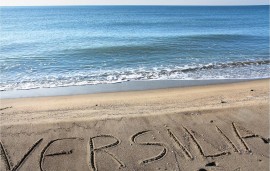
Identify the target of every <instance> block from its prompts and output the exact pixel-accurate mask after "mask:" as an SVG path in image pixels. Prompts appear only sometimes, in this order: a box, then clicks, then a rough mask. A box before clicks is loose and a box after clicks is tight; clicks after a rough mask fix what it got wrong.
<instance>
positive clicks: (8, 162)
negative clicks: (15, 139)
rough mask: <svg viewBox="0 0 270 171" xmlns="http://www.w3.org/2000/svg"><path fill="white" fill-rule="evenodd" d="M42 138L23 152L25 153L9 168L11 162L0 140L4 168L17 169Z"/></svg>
mask: <svg viewBox="0 0 270 171" xmlns="http://www.w3.org/2000/svg"><path fill="white" fill-rule="evenodd" d="M42 140H43V138H41V139H39V140H38V141H37V142H36V143H35V144H33V146H32V147H31V148H30V149H29V150H28V151H27V153H25V155H24V156H23V157H22V158H21V160H20V161H19V162H18V163H17V164H16V165H15V166H14V167H13V168H11V167H12V166H11V162H10V161H9V159H8V156H7V151H6V149H5V147H4V145H3V143H2V142H1V141H0V150H1V157H2V158H3V160H4V162H5V163H6V168H7V170H8V171H16V170H18V169H19V168H20V167H21V166H22V164H23V163H24V162H25V160H26V159H27V158H28V157H29V156H30V154H31V153H32V152H33V151H34V150H35V149H36V148H37V146H38V145H39V144H40V143H41V141H42Z"/></svg>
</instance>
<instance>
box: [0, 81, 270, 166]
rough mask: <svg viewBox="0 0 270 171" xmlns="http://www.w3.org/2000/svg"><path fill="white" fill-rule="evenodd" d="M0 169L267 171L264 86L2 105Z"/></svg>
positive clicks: (252, 84) (249, 84) (254, 84)
mask: <svg viewBox="0 0 270 171" xmlns="http://www.w3.org/2000/svg"><path fill="white" fill-rule="evenodd" d="M0 112H1V144H0V145H1V146H0V152H1V160H0V166H1V169H0V170H25V171H38V170H43V171H45V170H46V171H67V170H69V171H87V170H90V171H91V170H101V171H103V170H108V171H114V170H125V171H131V170H145V171H149V170H169V171H171V170H181V171H185V170H187V171H189V170H191V171H196V170H229V171H230V170H231V171H240V170H241V171H246V170H250V171H254V170H256V171H257V170H269V80H259V81H250V82H244V83H233V84H222V85H211V86H198V87H189V88H174V89H162V90H151V91H137V92H118V93H104V94H92V95H79V96H62V97H46V98H45V97H40V98H25V99H5V100H1V110H0Z"/></svg>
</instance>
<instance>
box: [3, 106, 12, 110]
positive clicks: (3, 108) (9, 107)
mask: <svg viewBox="0 0 270 171" xmlns="http://www.w3.org/2000/svg"><path fill="white" fill-rule="evenodd" d="M11 108H12V106H9V107H4V108H0V111H1V110H6V109H11Z"/></svg>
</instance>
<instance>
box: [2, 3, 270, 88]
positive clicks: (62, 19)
mask: <svg viewBox="0 0 270 171" xmlns="http://www.w3.org/2000/svg"><path fill="white" fill-rule="evenodd" d="M269 57H270V56H269V6H46V7H45V6H44V7H1V8H0V69H1V72H0V90H1V91H9V90H22V89H23V90H25V89H36V88H47V87H48V88H51V87H66V86H76V85H93V84H113V83H121V82H126V81H135V80H136V81H140V80H209V79H210V80H217V79H257V78H269V73H270V72H269V69H270V59H269Z"/></svg>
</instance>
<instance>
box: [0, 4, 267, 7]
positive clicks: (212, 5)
mask: <svg viewBox="0 0 270 171" xmlns="http://www.w3.org/2000/svg"><path fill="white" fill-rule="evenodd" d="M61 6H62V7H65V6H216V7H219V6H270V4H239V5H238V4H237V5H236V4H233V5H228V4H220V5H170V4H168V5H166V4H160V5H159V4H154V5H151V4H142V5H139V4H130V5H126V4H98V5H91V4H85V5H83V4H82V5H80V4H67V5H60V4H59V5H0V7H61Z"/></svg>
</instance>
